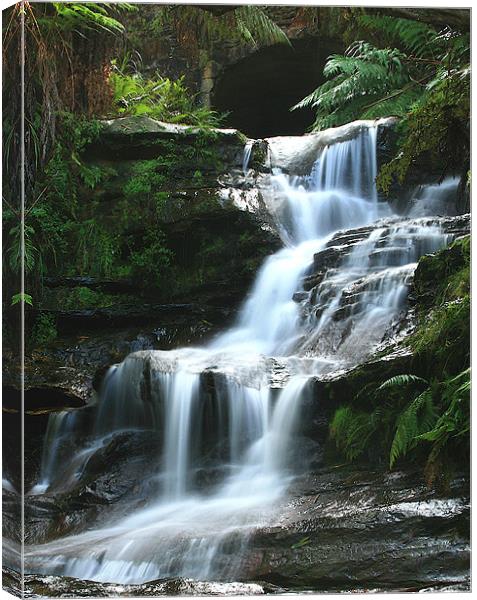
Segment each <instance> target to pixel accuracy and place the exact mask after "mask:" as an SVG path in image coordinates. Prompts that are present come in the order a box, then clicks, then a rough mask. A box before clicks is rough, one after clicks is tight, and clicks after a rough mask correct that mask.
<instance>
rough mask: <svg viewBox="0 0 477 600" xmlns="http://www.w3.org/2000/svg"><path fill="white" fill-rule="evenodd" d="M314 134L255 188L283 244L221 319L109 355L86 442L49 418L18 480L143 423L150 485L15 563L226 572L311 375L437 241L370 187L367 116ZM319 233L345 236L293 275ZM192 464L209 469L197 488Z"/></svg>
mask: <svg viewBox="0 0 477 600" xmlns="http://www.w3.org/2000/svg"><path fill="white" fill-rule="evenodd" d="M327 135H328V136H331V138H330V139H331V141H330V143H328V144H326V145H324V146H323V147H322V148H321V149H319V150H317V151H316V156H315V160H314V163H313V165H312V168H311V169H310V170H309V172H308V174H307V175H300V176H297V175H293V174H285V173H284V172H282V171H281V170H280V169H274V170H273V172H272V174H271V176H270V178H269V182H268V189H267V194H266V195H267V203H268V206H269V209H270V212H271V214H273V216H274V219H275V220H276V222H277V223H278V226H279V229H280V232H281V236H282V239H283V244H284V247H283V248H282V249H281V250H279V251H278V252H277V253H276V254H274V255H273V256H270V257H269V258H267V259H266V261H265V262H264V264H263V265H262V267H261V269H260V270H259V272H258V273H257V276H256V280H255V283H254V285H253V287H252V290H251V292H250V294H249V296H248V298H247V299H246V301H245V303H244V305H243V307H242V309H241V311H240V314H239V316H238V319H237V322H236V324H235V326H233V327H232V328H231V329H230V330H229V331H226V332H224V333H222V334H221V335H219V336H217V338H216V339H214V340H212V341H211V342H210V343H209V344H208V345H206V346H203V347H200V348H184V349H179V350H174V351H171V352H159V351H157V352H140V353H135V354H133V355H130V356H129V357H128V358H127V359H126V360H125V361H124V362H123V363H122V364H120V365H117V366H115V367H113V368H112V369H110V371H109V373H108V375H107V377H106V379H105V382H104V386H103V391H102V393H101V397H100V400H99V403H98V407H97V410H96V415H95V422H94V425H93V427H92V429H91V432H90V437H89V442H88V444H87V445H86V446H85V447H84V448H83V450H82V451H81V452H80V453H78V452H76V454H75V456H74V457H71V456H70V457H69V458H68V454H67V453H66V454H65V453H63V454H62V453H61V452H60V451H59V448H60V447H61V445H62V442H63V441H64V440H65V439H67V438H69V437H70V436H71V435H72V429H74V426H75V417H74V416H72V413H68V412H63V413H58V414H57V415H55V416H53V417H51V418H50V423H49V426H48V433H47V436H46V444H45V450H44V456H43V462H42V469H41V471H42V475H41V481H40V482H39V484H38V485H37V486H36V487H35V488H34V489H33V490H32V493H44V492H45V491H46V492H47V493H54V492H55V490H61V489H62V488H64V487H65V485H66V484H67V485H71V483H72V479H73V482H74V480H75V478H76V480H79V479H80V477H81V473H82V470H83V469H84V465H85V463H86V462H87V461H88V460H89V459H90V457H91V456H92V455H94V453H95V451H96V450H97V449H98V448H99V447H101V446H103V445H104V444H105V443H107V441H108V440H110V439H111V436H113V435H114V434H115V433H117V432H119V431H124V430H144V429H150V430H152V431H155V432H157V435H158V436H160V439H161V440H163V442H162V448H163V450H162V453H160V455H159V456H158V457H157V476H156V482H157V495H156V497H153V498H150V497H149V498H147V499H146V502H145V507H144V508H142V509H137V510H134V511H133V512H131V513H130V514H128V515H127V516H125V517H124V516H123V517H121V518H120V519H115V518H114V516H112V517H111V521H110V522H107V523H104V525H103V526H102V527H101V528H99V529H92V530H87V531H84V532H82V533H79V534H76V535H71V536H68V537H65V538H61V539H58V540H55V541H52V542H49V543H46V544H42V545H36V546H30V547H29V548H27V551H26V565H27V570H29V571H31V572H42V573H50V574H61V575H69V576H74V577H79V578H83V579H90V580H97V581H108V582H118V583H141V582H144V581H148V580H151V579H156V578H161V577H174V576H184V577H192V578H196V579H202V580H210V579H218V580H231V579H233V578H236V577H240V574H241V572H242V569H243V565H244V562H245V561H246V556H247V552H246V550H247V541H248V539H249V537H250V536H251V535H253V532H254V531H255V530H256V529H257V528H260V527H263V526H266V525H267V523H269V522H271V520H272V518H273V514H274V511H275V510H276V509H277V506H278V505H279V501H280V499H282V498H283V497H284V495H285V494H286V490H287V488H288V486H289V484H290V481H291V480H292V478H293V461H290V456H289V453H290V448H291V447H292V446H293V443H294V442H293V440H294V436H295V433H296V432H297V431H298V429H299V425H300V419H299V416H300V402H301V400H302V399H303V397H304V394H306V393H310V381H311V380H312V379H313V377H316V376H318V375H320V374H323V373H326V372H330V371H333V370H338V369H341V368H343V367H344V366H352V365H353V364H357V363H358V362H359V361H360V360H363V359H364V358H365V357H366V356H367V355H369V353H370V352H371V351H372V349H373V348H374V347H375V346H376V345H377V344H379V342H380V341H381V340H382V338H383V335H384V334H385V332H386V331H387V330H388V329H389V328H392V326H393V324H394V323H395V322H396V320H397V319H398V318H399V315H400V314H401V313H402V311H403V309H404V308H405V305H406V298H407V289H408V285H409V281H410V278H411V277H412V273H413V271H414V268H415V266H416V263H417V260H418V259H419V257H420V256H421V255H422V254H425V253H427V252H433V251H435V250H437V249H438V248H440V247H442V246H443V245H444V244H446V243H447V242H448V241H449V237H448V236H446V235H445V234H443V233H442V231H441V230H440V228H439V225H438V224H436V223H433V222H429V219H428V220H427V221H426V220H425V219H421V220H419V219H405V218H401V219H397V218H396V217H395V216H393V215H392V213H391V211H390V209H389V208H388V206H387V205H386V204H385V203H380V202H378V197H377V193H376V188H375V184H374V179H375V176H376V135H377V125H376V123H373V122H369V123H362V124H360V126H359V127H357V128H356V130H355V132H354V134H353V135H352V136H351V137H349V139H342V136H340V132H339V130H337V133H336V137H337V139H338V140H339V141H337V142H336V143H333V137H332V134H330V133H328V134H327ZM296 143H297V142H296V140H295V139H291V141H290V148H289V151H290V152H296ZM270 145H271V152H272V156H273V140H270ZM251 149H252V147H251V145H250V144H248V145H247V146H246V148H245V153H244V162H243V170H244V171H246V170H247V168H248V163H249V160H250V152H251ZM280 152H281V153H282V154H286V140H285V141H284V139H283V138H282V139H281V140H280ZM272 167H273V160H272ZM349 230H353V232H356V231H359V232H361V233H359V235H358V234H356V233H352V234H350V233H348V234H346V232H347V231H349ZM350 239H352V241H353V243H352V244H348V242H349V240H350ZM343 240H346V243H345V242H344V241H343ZM333 248H337V249H338V250H339V251H340V252H341V251H343V249H345V251H343V252H342V253H343V257H342V259H341V261H340V264H339V267H338V268H333V269H332V268H330V269H327V270H326V269H325V272H324V274H323V276H322V277H321V280H317V281H316V285H314V286H313V287H311V289H305V288H304V283H303V282H304V279H305V278H306V276H307V275H308V274H309V272H310V267H311V266H312V264H313V260H314V255H318V253H319V252H323V251H325V250H326V249H331V250H333ZM272 357H273V360H272ZM277 358H278V359H280V360H281V364H282V365H283V364H285V365H287V368H288V369H289V372H288V375H287V377H286V378H285V382H286V383H285V385H284V386H282V389H279V390H277V389H273V386H271V378H272V376H273V373H272V372H273V368H274V367H273V365H274V364H275V363H274V362H273V361H274V360H275V359H277ZM208 378H209V379H208ZM210 378H211V380H212V381H213V385H212V386H210V384H209V385H208V384H207V381H209V382H210ZM317 401H318V400H317ZM204 437H207V439H206V440H205V439H204ZM210 440H213V442H214V443H213V446H214V448H215V450H214V451H215V454H214V455H213V460H212V459H211V458H210V456H211V450H210V447H211V444H210V443H209V442H210ZM207 461H208V462H207ZM211 461H212V462H211ZM73 463H74V465H73V467H72V464H73ZM205 464H213V468H214V469H215V470H216V472H217V475H216V477H215V478H214V480H213V483H211V484H210V485H206V486H205V487H204V486H203V485H200V482H199V480H198V472H199V471H200V469H201V468H203V467H204V465H205ZM65 468H66V469H67V470H68V473H69V475H68V477H66V476H65Z"/></svg>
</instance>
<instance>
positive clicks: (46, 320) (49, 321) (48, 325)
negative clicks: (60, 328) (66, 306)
mask: <svg viewBox="0 0 477 600" xmlns="http://www.w3.org/2000/svg"><path fill="white" fill-rule="evenodd" d="M57 335H58V332H57V329H56V324H55V318H54V317H53V315H49V314H47V313H44V312H42V313H40V314H39V315H38V316H37V318H36V319H35V323H34V325H33V331H32V336H31V341H32V344H33V345H34V346H45V345H47V344H49V343H50V342H52V341H53V340H55V339H56V337H57Z"/></svg>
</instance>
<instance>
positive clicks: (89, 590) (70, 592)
mask: <svg viewBox="0 0 477 600" xmlns="http://www.w3.org/2000/svg"><path fill="white" fill-rule="evenodd" d="M3 585H4V589H6V590H7V591H8V592H10V593H11V594H14V595H18V593H19V591H20V589H21V584H20V577H19V574H18V573H17V572H16V571H14V570H13V569H8V568H4V570H3ZM24 589H25V598H34V597H38V596H43V597H49V598H78V597H80V598H86V597H93V598H111V597H113V596H115V597H157V596H239V595H240V596H241V595H246V596H256V595H261V594H265V593H274V592H275V593H277V592H279V591H281V588H279V587H278V586H274V585H272V584H269V583H263V584H260V583H242V582H230V583H223V582H215V581H195V580H192V579H183V578H177V579H162V580H157V581H151V582H149V583H145V584H142V585H119V584H115V583H98V582H95V581H87V580H81V579H75V578H73V577H56V576H53V575H50V576H41V575H26V576H25V580H24Z"/></svg>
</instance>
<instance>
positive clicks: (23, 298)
mask: <svg viewBox="0 0 477 600" xmlns="http://www.w3.org/2000/svg"><path fill="white" fill-rule="evenodd" d="M20 302H24V303H25V304H29V305H30V306H33V298H32V297H31V296H30V294H25V293H22V292H20V293H19V294H14V295H13V296H12V301H11V306H15V304H19V303H20Z"/></svg>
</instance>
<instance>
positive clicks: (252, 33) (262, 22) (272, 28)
mask: <svg viewBox="0 0 477 600" xmlns="http://www.w3.org/2000/svg"><path fill="white" fill-rule="evenodd" d="M234 16H235V22H236V25H237V29H238V31H239V32H240V33H241V35H242V37H243V39H244V40H245V41H247V42H251V43H252V44H253V45H254V46H258V45H259V44H263V45H267V46H269V45H272V44H289V45H291V44H290V40H289V39H288V37H287V35H286V33H285V32H284V31H283V29H281V28H280V27H279V26H278V25H277V24H276V23H275V22H274V21H272V19H270V17H269V16H268V15H267V14H266V13H265V12H264V11H263V10H262V9H261V8H260V7H258V6H253V5H250V4H246V5H243V6H239V7H238V8H237V9H235V11H234Z"/></svg>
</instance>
